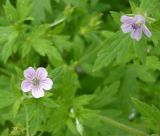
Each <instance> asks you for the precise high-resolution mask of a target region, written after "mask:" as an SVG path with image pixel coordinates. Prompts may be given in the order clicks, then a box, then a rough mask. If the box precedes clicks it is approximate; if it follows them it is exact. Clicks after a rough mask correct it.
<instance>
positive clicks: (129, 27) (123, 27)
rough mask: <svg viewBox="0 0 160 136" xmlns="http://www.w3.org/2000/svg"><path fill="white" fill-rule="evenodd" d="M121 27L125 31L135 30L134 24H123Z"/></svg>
mask: <svg viewBox="0 0 160 136" xmlns="http://www.w3.org/2000/svg"><path fill="white" fill-rule="evenodd" d="M121 29H122V31H123V33H128V32H131V31H132V30H133V29H132V26H131V25H130V24H122V25H121Z"/></svg>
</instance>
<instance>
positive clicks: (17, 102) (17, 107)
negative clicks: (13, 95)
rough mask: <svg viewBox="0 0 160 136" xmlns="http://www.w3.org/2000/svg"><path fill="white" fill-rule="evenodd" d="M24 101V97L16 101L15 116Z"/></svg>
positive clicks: (14, 105)
mask: <svg viewBox="0 0 160 136" xmlns="http://www.w3.org/2000/svg"><path fill="white" fill-rule="evenodd" d="M21 103H22V99H21V98H20V99H18V100H16V101H15V103H14V104H13V116H14V117H15V116H16V115H17V112H18V110H19V108H20V105H21Z"/></svg>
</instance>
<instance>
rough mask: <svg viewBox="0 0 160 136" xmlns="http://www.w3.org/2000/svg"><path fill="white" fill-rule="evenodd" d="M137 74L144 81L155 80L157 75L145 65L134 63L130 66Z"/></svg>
mask: <svg viewBox="0 0 160 136" xmlns="http://www.w3.org/2000/svg"><path fill="white" fill-rule="evenodd" d="M130 68H131V69H132V70H133V73H135V76H136V77H137V78H139V79H141V80H142V81H144V82H152V83H153V82H155V77H154V76H153V75H152V74H151V73H150V72H149V70H148V68H147V67H145V66H143V65H132V66H131V67H130Z"/></svg>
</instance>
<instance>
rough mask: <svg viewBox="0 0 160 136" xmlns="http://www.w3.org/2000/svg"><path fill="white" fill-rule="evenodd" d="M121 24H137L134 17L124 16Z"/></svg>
mask: <svg viewBox="0 0 160 136" xmlns="http://www.w3.org/2000/svg"><path fill="white" fill-rule="evenodd" d="M121 22H122V23H125V24H132V23H135V19H134V18H133V17H129V16H126V15H123V16H121Z"/></svg>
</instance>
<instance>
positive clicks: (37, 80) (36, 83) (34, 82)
mask: <svg viewBox="0 0 160 136" xmlns="http://www.w3.org/2000/svg"><path fill="white" fill-rule="evenodd" d="M32 83H33V85H35V86H37V85H39V79H37V78H34V79H33V80H32Z"/></svg>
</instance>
